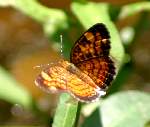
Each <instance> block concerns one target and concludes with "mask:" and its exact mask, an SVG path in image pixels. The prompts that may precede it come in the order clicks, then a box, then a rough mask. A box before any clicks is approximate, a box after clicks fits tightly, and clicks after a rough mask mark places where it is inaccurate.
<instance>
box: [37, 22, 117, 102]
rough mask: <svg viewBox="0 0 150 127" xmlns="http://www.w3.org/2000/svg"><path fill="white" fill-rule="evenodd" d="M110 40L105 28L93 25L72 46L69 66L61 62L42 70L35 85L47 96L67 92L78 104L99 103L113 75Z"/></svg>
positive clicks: (113, 67) (67, 63)
mask: <svg viewBox="0 0 150 127" xmlns="http://www.w3.org/2000/svg"><path fill="white" fill-rule="evenodd" d="M109 39H110V35H109V32H108V31H107V29H106V27H105V25H104V24H102V23H97V24H95V25H94V26H92V27H91V28H89V29H88V30H87V31H86V32H85V33H84V34H83V35H82V36H81V37H80V38H79V39H78V40H77V41H76V42H75V44H74V46H73V48H72V50H71V55H70V62H71V63H70V62H68V61H65V60H61V61H59V62H58V63H57V64H56V65H53V66H51V67H48V68H46V69H44V70H43V71H42V72H41V74H40V75H39V76H38V77H37V78H36V80H35V84H36V85H37V86H39V87H41V88H42V89H44V90H46V91H48V92H59V91H66V92H68V93H70V94H71V95H72V96H73V97H75V98H76V99H77V100H79V101H81V102H94V101H96V100H98V99H99V97H100V96H102V95H105V91H106V89H107V87H108V86H109V85H110V83H111V81H112V80H113V78H114V75H115V66H114V62H113V61H112V59H111V57H110V56H109V50H110V40H109Z"/></svg>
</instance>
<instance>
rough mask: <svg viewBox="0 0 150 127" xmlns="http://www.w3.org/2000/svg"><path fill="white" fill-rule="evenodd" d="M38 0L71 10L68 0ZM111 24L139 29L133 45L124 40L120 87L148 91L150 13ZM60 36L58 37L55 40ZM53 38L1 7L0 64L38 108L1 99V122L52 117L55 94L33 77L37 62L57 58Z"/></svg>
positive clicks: (119, 3)
mask: <svg viewBox="0 0 150 127" xmlns="http://www.w3.org/2000/svg"><path fill="white" fill-rule="evenodd" d="M93 1H94V0H93ZM139 1H140V0H139ZM39 2H40V3H41V4H42V5H43V6H46V7H49V8H58V9H63V10H65V11H66V12H67V13H71V12H70V3H71V1H69V0H63V1H60V0H55V1H48V0H39ZM94 2H108V3H110V4H112V6H115V7H118V8H119V7H122V6H123V5H125V4H129V3H134V2H138V0H122V1H119V0H105V1H101V0H95V1H94ZM37 13H38V12H37ZM75 20H76V19H75ZM114 23H115V25H116V27H117V29H118V30H119V32H120V35H121V34H122V33H123V32H124V31H123V28H127V27H129V26H134V27H135V28H137V30H140V32H137V35H136V38H134V40H133V41H132V44H128V43H125V42H124V43H123V44H124V47H125V50H126V54H127V56H128V61H127V62H126V64H125V65H124V70H123V72H122V73H123V74H124V78H123V79H120V80H122V81H123V85H122V87H121V90H140V91H146V92H150V43H149V41H150V13H147V12H141V13H138V14H136V15H133V16H129V17H128V18H125V19H123V20H119V21H115V22H114ZM139 24H141V25H139ZM81 31H84V29H82V30H81ZM70 32H72V33H73V34H74V33H75V31H74V30H73V29H70ZM69 36H71V35H69ZM76 36H77V35H76ZM76 36H75V37H76ZM75 37H71V38H72V40H73V42H70V43H72V44H73V43H74V41H76V39H77V38H75ZM59 38H60V37H59V36H58V40H59ZM122 38H123V37H122ZM52 41H53V40H52V39H49V38H48V37H47V36H46V35H45V34H44V31H43V27H42V25H41V24H40V23H39V22H37V21H35V20H33V19H32V18H30V17H29V16H27V15H25V14H23V13H22V12H21V11H19V10H17V9H15V8H13V7H0V65H1V67H2V68H3V69H5V70H6V71H7V73H9V74H10V75H11V76H12V78H14V79H15V80H16V81H17V82H18V84H19V85H21V87H23V88H25V89H26V90H27V91H28V92H29V94H30V95H32V97H33V98H32V99H33V100H34V102H35V103H36V107H37V108H38V109H37V110H36V109H35V111H34V113H33V112H32V111H31V110H28V109H24V108H22V106H21V105H19V104H15V103H10V102H8V101H6V100H4V99H3V98H1V99H0V125H40V126H48V124H49V123H51V122H52V119H48V118H50V117H51V118H53V115H54V112H55V108H56V105H57V102H58V95H56V94H47V93H45V92H43V91H42V90H41V89H39V88H37V87H36V86H35V84H34V80H35V77H36V76H37V75H38V74H39V73H40V71H41V69H42V68H36V66H37V65H45V64H48V63H51V62H54V61H57V60H59V59H60V50H59V45H58V44H56V43H53V42H52ZM63 41H65V40H64V39H63ZM68 50H69V49H68ZM129 70H130V71H129ZM131 70H132V71H131ZM0 83H1V81H0ZM3 85H5V84H3ZM0 92H1V91H0ZM7 94H9V93H7ZM35 112H36V113H35Z"/></svg>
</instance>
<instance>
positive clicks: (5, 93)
mask: <svg viewBox="0 0 150 127" xmlns="http://www.w3.org/2000/svg"><path fill="white" fill-rule="evenodd" d="M0 99H3V100H5V101H7V102H10V103H13V104H21V105H22V106H23V107H25V108H31V107H32V96H31V95H30V94H29V93H28V91H27V90H25V88H23V87H22V86H21V85H20V84H19V83H17V82H16V81H15V80H14V79H13V78H12V77H11V75H10V74H9V73H8V72H7V71H5V70H4V69H3V68H2V67H0Z"/></svg>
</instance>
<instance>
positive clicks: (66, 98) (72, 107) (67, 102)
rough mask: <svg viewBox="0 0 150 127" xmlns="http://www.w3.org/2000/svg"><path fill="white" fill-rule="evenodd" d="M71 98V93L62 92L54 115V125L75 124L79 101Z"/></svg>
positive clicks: (65, 125)
mask: <svg viewBox="0 0 150 127" xmlns="http://www.w3.org/2000/svg"><path fill="white" fill-rule="evenodd" d="M71 99H72V97H71V96H70V95H69V94H67V93H64V94H61V96H60V100H59V103H58V107H57V109H56V113H55V117H54V122H53V127H73V126H74V122H75V119H76V113H77V106H78V103H77V101H73V100H71Z"/></svg>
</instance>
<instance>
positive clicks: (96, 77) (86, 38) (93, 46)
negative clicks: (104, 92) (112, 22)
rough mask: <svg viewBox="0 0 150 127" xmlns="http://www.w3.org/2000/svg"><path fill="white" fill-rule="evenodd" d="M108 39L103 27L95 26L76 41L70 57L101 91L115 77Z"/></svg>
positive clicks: (99, 24)
mask: <svg viewBox="0 0 150 127" xmlns="http://www.w3.org/2000/svg"><path fill="white" fill-rule="evenodd" d="M109 39H110V35H109V32H108V31H107V29H106V27H105V25H104V24H102V23H98V24H95V25H94V26H92V27H91V28H89V29H88V30H87V31H86V32H85V33H84V34H83V35H82V36H81V37H80V38H79V40H78V41H76V43H75V45H74V47H73V48H72V52H71V57H70V60H71V62H72V63H73V64H75V66H77V67H78V68H79V69H80V70H81V71H83V72H84V73H86V74H87V75H88V76H89V77H90V78H91V79H92V80H93V81H94V82H95V84H96V85H97V86H99V87H100V88H101V89H105V88H106V87H107V86H109V85H110V82H111V81H112V80H113V78H114V75H115V66H114V62H113V60H112V59H111V57H109V50H110V40H109Z"/></svg>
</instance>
